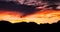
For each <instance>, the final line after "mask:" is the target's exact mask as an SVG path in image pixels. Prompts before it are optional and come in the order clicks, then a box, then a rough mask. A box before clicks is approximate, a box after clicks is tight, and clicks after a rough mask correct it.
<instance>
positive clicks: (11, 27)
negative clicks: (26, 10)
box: [0, 20, 60, 32]
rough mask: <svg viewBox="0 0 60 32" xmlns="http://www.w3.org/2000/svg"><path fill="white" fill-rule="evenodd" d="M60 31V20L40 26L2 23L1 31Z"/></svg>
mask: <svg viewBox="0 0 60 32" xmlns="http://www.w3.org/2000/svg"><path fill="white" fill-rule="evenodd" d="M59 29H60V20H59V21H58V22H57V23H53V24H48V23H46V24H40V25H38V24H37V23H35V22H30V23H26V22H20V23H14V24H12V23H10V22H8V21H0V31H2V32H3V31H5V32H32V31H33V32H34V31H38V32H39V31H40V32H52V31H53V32H55V31H56V32H57V31H59Z"/></svg>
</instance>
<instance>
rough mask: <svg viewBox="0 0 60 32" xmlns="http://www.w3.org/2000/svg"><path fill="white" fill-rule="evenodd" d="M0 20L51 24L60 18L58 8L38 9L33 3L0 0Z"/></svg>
mask: <svg viewBox="0 0 60 32" xmlns="http://www.w3.org/2000/svg"><path fill="white" fill-rule="evenodd" d="M47 1H48V0H47ZM51 1H52V0H51ZM57 2H58V1H57ZM54 3H55V2H54ZM0 20H7V21H10V22H11V23H17V22H23V21H25V22H36V23H37V24H40V23H43V24H44V23H49V24H51V23H55V22H57V21H58V20H60V10H53V9H51V10H48V9H42V10H41V9H39V10H38V9H36V6H34V5H33V6H30V5H22V4H17V2H10V1H8V2H6V1H0Z"/></svg>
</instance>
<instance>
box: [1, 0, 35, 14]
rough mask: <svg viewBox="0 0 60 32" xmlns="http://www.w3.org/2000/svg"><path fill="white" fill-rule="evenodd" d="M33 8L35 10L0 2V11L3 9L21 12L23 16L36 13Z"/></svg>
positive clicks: (14, 3) (13, 3) (33, 7)
mask: <svg viewBox="0 0 60 32" xmlns="http://www.w3.org/2000/svg"><path fill="white" fill-rule="evenodd" d="M35 8H36V7H35V6H27V5H21V4H17V3H16V2H13V1H10V2H5V1H0V10H1V9H3V10H11V11H12V10H13V11H19V12H23V13H24V15H27V14H32V13H34V12H36V9H35Z"/></svg>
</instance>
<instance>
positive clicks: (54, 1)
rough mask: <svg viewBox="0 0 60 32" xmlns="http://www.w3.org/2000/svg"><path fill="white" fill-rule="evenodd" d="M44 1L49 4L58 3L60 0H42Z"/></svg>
mask: <svg viewBox="0 0 60 32" xmlns="http://www.w3.org/2000/svg"><path fill="white" fill-rule="evenodd" d="M42 1H43V2H47V3H48V4H56V3H60V0H42Z"/></svg>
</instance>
